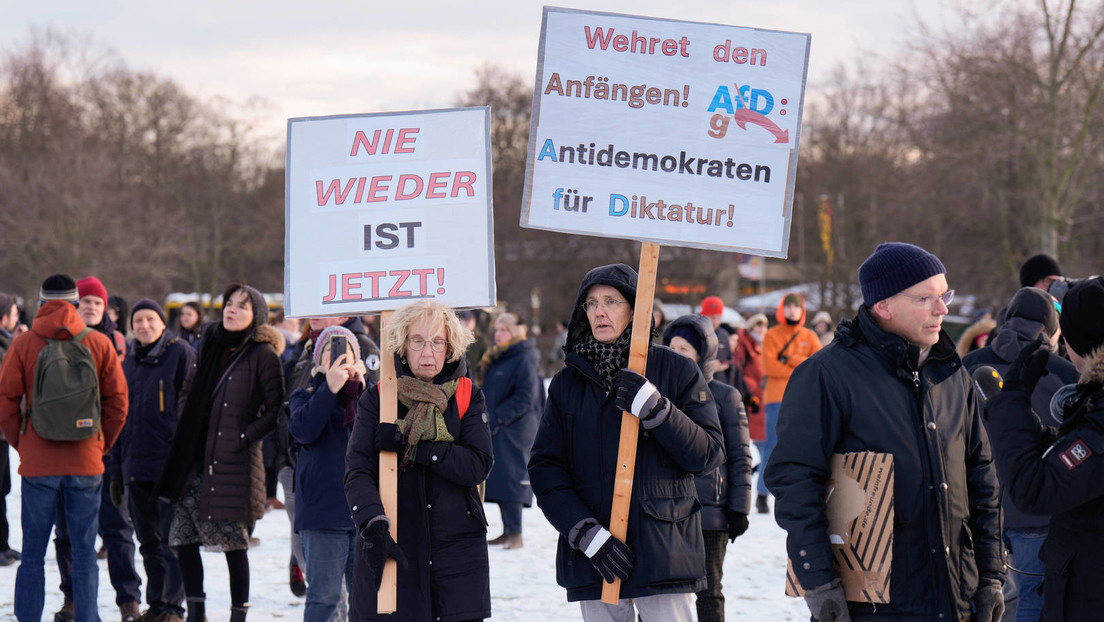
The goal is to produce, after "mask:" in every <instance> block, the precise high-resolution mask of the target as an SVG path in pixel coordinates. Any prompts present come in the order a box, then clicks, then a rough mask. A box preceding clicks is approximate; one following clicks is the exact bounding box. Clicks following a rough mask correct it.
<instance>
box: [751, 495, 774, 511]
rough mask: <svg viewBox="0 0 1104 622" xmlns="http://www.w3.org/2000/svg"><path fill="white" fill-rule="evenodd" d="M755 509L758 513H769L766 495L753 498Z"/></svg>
mask: <svg viewBox="0 0 1104 622" xmlns="http://www.w3.org/2000/svg"><path fill="white" fill-rule="evenodd" d="M755 511H756V512H759V513H760V514H770V508H769V507H767V495H759V496H758V497H756V498H755Z"/></svg>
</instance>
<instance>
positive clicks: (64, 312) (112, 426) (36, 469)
mask: <svg viewBox="0 0 1104 622" xmlns="http://www.w3.org/2000/svg"><path fill="white" fill-rule="evenodd" d="M84 328H85V325H84V322H83V321H81V318H80V316H79V315H77V308H76V307H74V306H73V305H72V304H70V303H68V302H65V301H61V300H54V301H50V302H47V303H46V304H44V305H43V306H42V308H41V309H39V310H38V314H37V315H35V319H34V324H33V325H32V326H31V330H29V331H27V332H25V333H23V334H21V335H18V336H17V337H16V338H15V339H13V340H12V344H11V349H10V350H8V354H7V356H5V357H4V362H3V366H0V430H2V431H3V432H4V436H6V437H7V439H8V443H10V444H11V446H12V447H14V448H15V450H16V451H18V452H19V474H20V475H22V476H23V477H43V476H50V475H100V474H102V473H103V456H104V454H105V453H107V451H108V450H109V449H111V446H112V445H113V444H114V443H115V439H116V438H118V437H119V432H121V431H122V429H123V424H124V423H126V414H127V385H126V378H125V377H124V376H123V368H122V366H121V365H120V364H119V357H118V355H117V354H116V352H115V346H114V344H112V343H111V340H110V339H108V338H107V337H106V336H104V335H103V334H102V333H99V332H96V331H93V332H91V333H89V334H88V336H87V337H85V338H84V344H85V345H86V346H88V348H89V349H90V350H91V351H92V358H93V359H94V360H95V361H96V369H97V370H99V376H100V403H101V405H102V412H101V426H102V428H101V429H102V434H97V435H95V436H92V437H91V438H88V439H85V440H83V441H72V442H70V441H48V440H46V439H43V438H40V437H39V436H38V434H37V433H35V429H34V425H33V424H32V423H30V422H28V423H27V427H26V430H25V431H24V432H23V433H22V434H20V432H19V428H20V425H21V422H22V409H21V403H22V401H23V400H24V399H26V400H27V407H28V409H29V408H30V407H31V406H32V404H31V403H30V401H31V395H32V393H33V389H34V385H33V382H34V375H35V366H36V364H37V362H38V353H39V351H40V350H42V348H44V347H45V346H46V340H45V339H44V338H43V337H50V338H53V337H54V336H55V335H59V333H60V336H59V337H58V338H59V339H68V338H71V337H72V336H73V335H75V334H77V333H79V332H80V331H82V330H84Z"/></svg>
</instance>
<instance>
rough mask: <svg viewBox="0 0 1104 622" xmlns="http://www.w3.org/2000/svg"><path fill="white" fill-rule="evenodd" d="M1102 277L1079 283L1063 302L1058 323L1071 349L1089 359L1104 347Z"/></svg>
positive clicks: (1103, 293)
mask: <svg viewBox="0 0 1104 622" xmlns="http://www.w3.org/2000/svg"><path fill="white" fill-rule="evenodd" d="M1102 317H1104V277H1099V276H1097V277H1093V278H1091V279H1085V280H1083V281H1078V282H1077V283H1075V284H1074V285H1073V287H1071V288H1070V290H1069V293H1067V294H1066V297H1065V298H1063V299H1062V314H1061V315H1060V316H1059V318H1058V322H1059V323H1060V324H1061V326H1062V336H1063V337H1065V339H1066V343H1067V344H1069V347H1070V349H1072V350H1073V351H1074V352H1076V353H1078V354H1080V355H1081V356H1088V355H1089V354H1091V353H1092V352H1093V351H1094V350H1096V349H1097V348H1099V347H1100V346H1102V345H1104V322H1102V321H1101V318H1102Z"/></svg>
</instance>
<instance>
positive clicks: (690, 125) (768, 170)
mask: <svg viewBox="0 0 1104 622" xmlns="http://www.w3.org/2000/svg"><path fill="white" fill-rule="evenodd" d="M809 40H810V37H809V35H807V34H800V33H791V32H780V31H771V30H759V29H754V28H741V27H736V26H723V25H717V24H702V23H694V22H681V21H669V20H659V19H653V18H646V17H635V16H627V15H616V14H610V13H597V12H589V11H577V10H571V9H560V8H552V7H545V9H544V20H543V23H542V27H541V42H540V59H539V62H538V66H537V80H536V93H535V95H534V102H533V120H532V129H531V133H530V136H529V158H528V163H527V168H526V181H525V196H524V201H523V204H522V214H521V225H522V226H523V227H533V228H538V229H549V230H552V231H561V232H565V233H577V234H585V235H596V236H602V237H615V238H628V239H635V240H640V241H645V242H656V243H661V244H669V245H675V246H692V247H698V248H708V249H716V250H725V251H737V252H741V253H747V254H754V255H763V256H771V257H785V256H786V252H787V248H788V245H789V243H788V239H789V228H790V208H791V205H792V203H793V189H794V181H795V177H796V171H797V153H798V137H799V130H800V128H801V112H802V104H803V101H804V92H805V75H806V71H807V68H808V58H809Z"/></svg>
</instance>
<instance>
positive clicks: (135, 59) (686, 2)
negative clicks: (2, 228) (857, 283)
mask: <svg viewBox="0 0 1104 622" xmlns="http://www.w3.org/2000/svg"><path fill="white" fill-rule="evenodd" d="M944 2H945V0H834V1H825V0H765V1H760V2H749V1H747V0H727V1H724V0H664V1H660V0H635V1H628V0H595V1H592V2H587V3H584V4H572V3H570V2H558V3H552V4H551V5H552V6H563V7H569V8H578V9H586V10H595V11H607V12H613V13H625V14H633V15H645V16H649V17H658V18H670V19H680V20H687V21H699V22H711V23H717V24H727V25H736V26H748V27H756V28H768V29H773V30H789V31H795V32H807V33H811V34H812V48H811V53H810V63H809V76H808V81H809V83H810V84H817V83H822V82H824V81H825V80H826V79H827V76H828V73H829V71H830V70H831V69H832V68H833V67H834V66H835V65H836V64H838V63H839V62H841V61H842V62H847V61H850V60H851V59H854V58H855V57H856V56H857V55H859V54H861V53H866V54H876V55H884V54H892V53H893V52H894V50H897V49H900V48H901V47H902V46H903V44H904V41H905V39H906V38H907V37H909V36H910V35H911V33H913V32H915V30H916V21H917V12H919V14H920V17H922V18H924V19H925V20H928V21H933V20H934V22H935V23H937V24H938V23H939V20H941V19H944V17H943V16H944V15H945V11H943V10H941V9H940V6H942V5H943V4H944ZM7 4H8V5H9V6H6V7H5V8H4V11H3V14H4V19H3V20H0V47H2V51H4V52H10V51H11V50H12V49H13V47H18V46H20V44H25V43H26V42H27V41H28V39H29V37H30V29H31V27H40V28H41V27H47V26H49V27H55V28H58V29H61V30H62V31H65V32H74V33H77V34H79V35H81V36H85V37H90V38H91V39H93V40H94V41H95V42H96V43H98V44H101V45H104V46H108V47H110V48H112V49H114V50H115V51H116V52H117V53H118V55H119V56H120V57H121V58H122V59H123V61H125V62H126V64H127V65H128V66H129V67H130V68H132V69H136V70H143V71H150V72H153V73H155V74H157V75H159V76H162V77H167V78H171V79H173V80H175V81H176V82H178V83H179V84H181V85H182V86H183V87H184V88H185V89H186V90H187V91H188V92H189V93H191V94H193V95H196V96H199V97H201V98H209V97H213V96H218V95H221V96H226V97H229V98H230V99H232V100H234V101H237V102H244V101H245V100H246V99H248V98H250V97H252V96H258V97H261V98H264V99H265V100H267V102H268V103H269V105H270V108H269V111H268V113H267V115H266V118H271V127H268V124H267V123H266V127H265V128H264V130H265V133H269V132H271V133H273V134H276V135H279V134H280V133H282V132H283V131H284V120H285V119H286V118H287V117H299V116H318V115H328V114H344V113H361V112H376V111H389V110H409V109H419V108H440V107H448V106H451V105H453V104H454V102H455V101H456V99H457V95H458V94H459V93H462V92H463V91H465V90H466V89H467V88H469V83H470V80H471V78H472V76H473V72H474V69H475V68H476V67H479V66H480V65H483V64H485V63H490V64H494V65H499V66H501V67H504V68H506V69H508V70H509V71H511V72H514V73H516V74H518V75H521V76H523V77H524V78H525V79H526V80H527V81H531V80H533V79H534V75H535V70H536V58H537V45H538V41H539V36H540V22H541V7H542V6H543V3H541V2H535V1H531V0H466V1H462V2H457V1H445V2H442V1H440V0H405V1H404V0H385V1H381V0H314V1H312V2H291V1H288V0H273V1H266V2H259V1H231V2H227V1H225V0H219V1H212V0H189V1H187V2H167V3H161V2H151V3H145V2H135V1H128V2H122V1H120V0H99V1H96V2H88V1H87V0H80V1H78V0H46V1H41V0H40V1H18V2H15V1H13V2H9V3H7Z"/></svg>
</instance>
